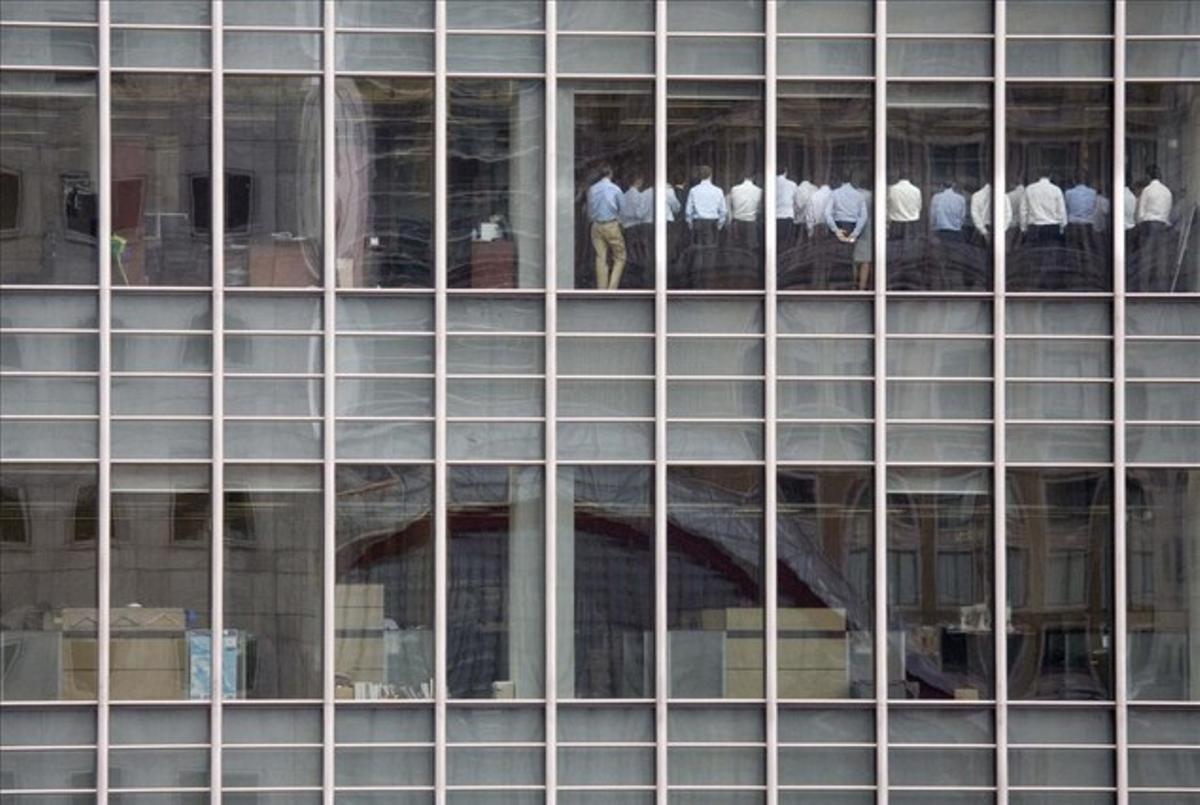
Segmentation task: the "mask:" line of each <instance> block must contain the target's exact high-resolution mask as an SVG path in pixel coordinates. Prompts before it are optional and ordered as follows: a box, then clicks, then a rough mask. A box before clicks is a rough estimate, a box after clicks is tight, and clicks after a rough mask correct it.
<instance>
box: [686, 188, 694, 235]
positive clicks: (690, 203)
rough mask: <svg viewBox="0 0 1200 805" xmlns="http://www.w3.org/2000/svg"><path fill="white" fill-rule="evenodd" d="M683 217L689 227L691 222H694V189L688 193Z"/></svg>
mask: <svg viewBox="0 0 1200 805" xmlns="http://www.w3.org/2000/svg"><path fill="white" fill-rule="evenodd" d="M685 217H686V218H687V225H688V226H689V227H690V226H691V225H692V221H694V220H696V191H695V189H692V190H689V191H688V197H687V212H686V213H685Z"/></svg>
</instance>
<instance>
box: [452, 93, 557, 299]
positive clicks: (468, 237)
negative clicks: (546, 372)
mask: <svg viewBox="0 0 1200 805" xmlns="http://www.w3.org/2000/svg"><path fill="white" fill-rule="evenodd" d="M449 92H450V98H449V112H448V114H449V122H448V124H447V125H448V133H447V136H448V137H449V148H448V154H449V157H448V159H449V166H448V178H447V182H448V191H449V202H450V208H449V215H450V217H449V220H448V222H447V226H448V237H449V243H448V245H447V248H448V249H449V250H450V253H449V255H448V261H449V263H448V266H449V268H448V270H449V272H450V274H449V277H448V278H447V280H448V282H449V284H450V286H451V287H453V288H516V287H521V288H536V287H538V286H540V285H541V284H542V281H543V280H542V277H543V261H544V254H543V252H544V251H545V249H544V246H543V226H544V218H545V215H544V210H543V205H544V198H543V196H544V192H543V184H544V180H543V178H542V174H543V167H544V162H545V159H544V153H543V150H542V149H543V145H544V138H545V126H544V125H543V119H542V117H543V111H542V102H543V97H542V96H543V91H542V85H541V82H535V81H503V80H470V79H455V80H453V81H451V82H450V89H449Z"/></svg>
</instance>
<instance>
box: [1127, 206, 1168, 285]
mask: <svg viewBox="0 0 1200 805" xmlns="http://www.w3.org/2000/svg"><path fill="white" fill-rule="evenodd" d="M1136 232H1137V257H1136V261H1135V264H1136V266H1137V282H1136V288H1137V290H1139V291H1170V290H1173V289H1172V288H1171V282H1172V280H1173V278H1174V274H1175V259H1174V258H1175V255H1174V254H1173V252H1174V249H1172V248H1171V245H1172V243H1171V240H1172V239H1171V235H1170V227H1169V226H1168V225H1167V224H1164V223H1163V222H1162V221H1143V222H1142V223H1140V224H1138V225H1137V230H1136Z"/></svg>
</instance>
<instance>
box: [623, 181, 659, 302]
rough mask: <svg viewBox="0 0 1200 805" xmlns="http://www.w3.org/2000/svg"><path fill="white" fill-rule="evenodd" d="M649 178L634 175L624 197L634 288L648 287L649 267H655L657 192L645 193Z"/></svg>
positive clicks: (650, 189) (626, 244)
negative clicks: (655, 205) (655, 201)
mask: <svg viewBox="0 0 1200 805" xmlns="http://www.w3.org/2000/svg"><path fill="white" fill-rule="evenodd" d="M645 183H646V180H645V176H644V175H643V174H642V173H641V172H635V173H634V174H633V181H632V182H630V183H629V189H627V190H626V191H625V194H624V195H623V196H621V204H620V221H621V229H622V230H623V233H624V235H625V251H626V253H627V255H628V259H627V260H626V263H625V265H626V269H627V272H626V274H627V277H628V279H629V281H630V283H631V287H636V288H641V287H645V286H646V285H647V282H646V280H647V278H648V274H649V268H650V266H651V265H652V264H653V262H654V260H653V258H652V256H651V255H652V254H653V250H654V189H653V188H648V189H645V190H643V189H642V187H643V186H644V185H645Z"/></svg>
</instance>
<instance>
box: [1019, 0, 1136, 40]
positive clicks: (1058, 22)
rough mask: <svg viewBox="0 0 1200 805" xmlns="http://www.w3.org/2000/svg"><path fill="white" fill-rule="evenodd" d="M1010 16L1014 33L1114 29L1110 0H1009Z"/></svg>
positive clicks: (1103, 32)
mask: <svg viewBox="0 0 1200 805" xmlns="http://www.w3.org/2000/svg"><path fill="white" fill-rule="evenodd" d="M1131 5H1132V6H1134V7H1136V6H1137V5H1138V0H1134V2H1133V3H1132V4H1131ZM1131 11H1132V9H1131ZM1143 13H1145V12H1143ZM1006 16H1007V21H1008V33H1010V34H1111V33H1112V29H1113V19H1112V18H1113V4H1112V2H1110V0H1008V14H1007V15H1006ZM1134 16H1140V15H1138V14H1134V13H1131V14H1130V17H1134Z"/></svg>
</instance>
